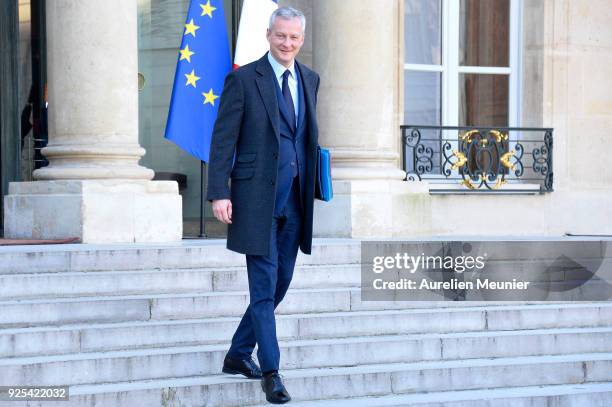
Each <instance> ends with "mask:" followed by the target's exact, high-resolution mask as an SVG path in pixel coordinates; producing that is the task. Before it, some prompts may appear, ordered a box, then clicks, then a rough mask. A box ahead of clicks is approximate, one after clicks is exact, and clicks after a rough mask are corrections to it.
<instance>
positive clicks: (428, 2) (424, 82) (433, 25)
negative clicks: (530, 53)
mask: <svg viewBox="0 0 612 407" xmlns="http://www.w3.org/2000/svg"><path fill="white" fill-rule="evenodd" d="M404 1H405V3H404V4H405V16H404V18H405V24H404V26H405V27H404V45H405V64H404V123H405V124H429V125H450V126H479V125H480V126H517V125H518V124H519V114H520V112H519V108H520V106H519V103H518V100H519V93H520V89H519V86H520V85H519V84H520V80H519V79H520V78H519V75H520V70H519V66H520V61H519V58H520V53H519V50H520V35H519V33H520V20H521V18H520V10H521V2H522V0H404Z"/></svg>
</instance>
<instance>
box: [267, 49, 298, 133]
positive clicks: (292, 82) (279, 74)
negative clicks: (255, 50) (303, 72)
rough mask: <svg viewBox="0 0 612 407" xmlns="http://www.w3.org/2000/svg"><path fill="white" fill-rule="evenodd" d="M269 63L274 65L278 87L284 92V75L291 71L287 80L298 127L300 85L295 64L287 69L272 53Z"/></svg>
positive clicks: (269, 55) (269, 56) (269, 54)
mask: <svg viewBox="0 0 612 407" xmlns="http://www.w3.org/2000/svg"><path fill="white" fill-rule="evenodd" d="M268 61H269V62H270V65H272V70H273V71H274V75H275V76H276V80H277V81H278V86H279V87H280V89H281V92H282V90H283V74H284V73H285V71H286V70H287V69H289V72H290V75H289V78H287V82H288V84H289V91H290V92H291V99H293V109H294V110H295V125H296V126H297V119H298V112H299V110H298V109H299V104H298V98H297V94H298V84H297V77H296V76H295V62H293V63H292V64H291V66H290V67H289V68H285V67H284V66H283V65H282V64H281V63H279V62H278V61H277V60H276V59H274V57H273V56H272V53H271V52H268Z"/></svg>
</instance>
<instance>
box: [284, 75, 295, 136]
mask: <svg viewBox="0 0 612 407" xmlns="http://www.w3.org/2000/svg"><path fill="white" fill-rule="evenodd" d="M290 74H291V72H290V71H289V70H288V69H287V70H286V71H285V72H284V73H283V98H284V99H285V105H286V106H287V111H288V112H289V119H290V120H291V127H292V128H295V108H294V106H293V98H292V97H291V91H290V90H289V75H290Z"/></svg>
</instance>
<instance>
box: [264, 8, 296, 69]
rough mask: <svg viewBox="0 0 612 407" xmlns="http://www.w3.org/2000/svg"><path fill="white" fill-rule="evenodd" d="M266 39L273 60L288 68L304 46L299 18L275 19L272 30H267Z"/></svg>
mask: <svg viewBox="0 0 612 407" xmlns="http://www.w3.org/2000/svg"><path fill="white" fill-rule="evenodd" d="M266 38H267V39H268V42H269V43H270V52H271V53H272V56H273V57H274V59H276V60H277V61H278V62H280V63H281V64H283V65H284V66H285V67H289V66H290V65H291V63H292V62H293V60H294V59H295V57H296V55H297V54H298V52H300V48H302V44H304V33H303V32H302V23H301V21H300V19H299V18H292V19H286V18H282V17H277V18H276V19H275V20H274V25H273V26H272V30H269V29H268V31H267V33H266Z"/></svg>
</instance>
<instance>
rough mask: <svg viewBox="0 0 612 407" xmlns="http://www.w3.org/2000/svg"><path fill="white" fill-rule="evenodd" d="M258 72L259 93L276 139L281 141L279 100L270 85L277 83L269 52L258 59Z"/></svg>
mask: <svg viewBox="0 0 612 407" xmlns="http://www.w3.org/2000/svg"><path fill="white" fill-rule="evenodd" d="M255 70H256V71H257V73H258V74H259V75H260V76H259V77H258V78H256V80H255V81H256V82H257V88H258V89H259V94H260V95H261V99H262V101H263V104H264V106H265V108H266V112H268V118H269V119H270V123H272V128H273V129H274V135H275V136H276V141H278V142H280V133H279V130H278V126H279V124H278V121H279V114H278V100H277V98H276V94H275V93H276V92H275V90H274V88H272V87H271V86H270V85H271V84H273V83H275V82H273V81H276V79H275V78H274V71H273V70H272V67H271V66H270V63H269V62H268V54H266V55H264V56H263V57H262V58H260V59H259V61H257V68H256V69H255Z"/></svg>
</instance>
